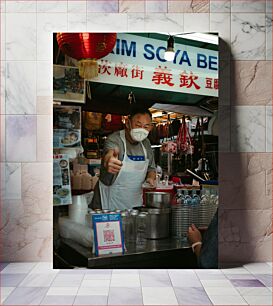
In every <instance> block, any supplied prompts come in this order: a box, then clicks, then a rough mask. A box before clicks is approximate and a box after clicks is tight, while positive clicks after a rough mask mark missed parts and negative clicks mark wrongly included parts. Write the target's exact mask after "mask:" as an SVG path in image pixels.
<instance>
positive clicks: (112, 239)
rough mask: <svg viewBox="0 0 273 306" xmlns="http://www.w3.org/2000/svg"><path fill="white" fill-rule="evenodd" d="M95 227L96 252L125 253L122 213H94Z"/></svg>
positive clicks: (97, 254)
mask: <svg viewBox="0 0 273 306" xmlns="http://www.w3.org/2000/svg"><path fill="white" fill-rule="evenodd" d="M92 220H93V228H94V242H95V254H96V256H99V255H109V254H118V253H120V254H123V253H124V238H123V234H122V225H121V215H120V214H118V213H117V214H111V213H110V214H94V215H92Z"/></svg>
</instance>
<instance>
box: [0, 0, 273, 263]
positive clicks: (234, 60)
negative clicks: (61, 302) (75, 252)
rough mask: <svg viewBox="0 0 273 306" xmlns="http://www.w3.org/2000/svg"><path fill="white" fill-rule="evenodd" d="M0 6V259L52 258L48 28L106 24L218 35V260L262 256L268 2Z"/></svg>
mask: <svg viewBox="0 0 273 306" xmlns="http://www.w3.org/2000/svg"><path fill="white" fill-rule="evenodd" d="M0 10H1V117H0V118H1V163H0V165H1V173H3V174H4V175H2V176H1V196H2V199H1V203H2V204H1V206H2V214H1V218H2V222H1V223H2V229H1V235H2V237H1V238H2V239H1V240H0V244H1V247H2V250H4V252H2V254H1V258H0V259H1V261H10V260H11V261H50V260H51V258H52V205H51V198H52V194H51V190H52V188H51V186H52V161H51V153H52V133H51V132H50V131H49V130H50V126H51V120H52V87H51V75H52V67H51V63H52V50H51V49H52V32H54V31H113V30H115V31H165V32H183V31H185V32H191V31H207V32H209V31H212V32H219V33H220V36H221V38H222V40H223V41H222V43H221V46H220V48H221V55H220V72H219V73H220V80H221V81H220V82H221V83H220V99H219V104H220V105H219V121H220V122H221V128H220V139H219V149H220V153H219V160H220V162H219V166H220V174H221V177H220V184H221V185H220V186H221V187H220V196H221V204H222V205H221V208H220V226H219V233H220V241H219V246H220V261H221V262H232V261H236V262H244V261H247V260H250V261H268V260H269V261H271V260H272V248H271V245H272V221H271V220H272V206H271V205H272V1H270V0H259V1H258V0H240V1H237V0H189V1H188V0H185V1H177V0H161V1H152V0H149V1H148V0H147V1H125V0H124V1H123V0H109V1H102V0H101V1H94V0H89V1H85V0H82V1H39V0H37V1H1V3H0ZM249 256H250V257H249Z"/></svg>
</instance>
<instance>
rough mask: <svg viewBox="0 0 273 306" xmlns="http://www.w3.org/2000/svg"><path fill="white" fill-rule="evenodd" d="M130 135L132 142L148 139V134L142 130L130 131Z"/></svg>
mask: <svg viewBox="0 0 273 306" xmlns="http://www.w3.org/2000/svg"><path fill="white" fill-rule="evenodd" d="M130 135H131V137H132V139H133V140H134V141H137V142H140V141H143V140H144V139H145V138H147V137H148V135H149V132H148V131H147V130H145V129H143V128H137V129H131V131H130Z"/></svg>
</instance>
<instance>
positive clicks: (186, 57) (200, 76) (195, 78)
mask: <svg viewBox="0 0 273 306" xmlns="http://www.w3.org/2000/svg"><path fill="white" fill-rule="evenodd" d="M165 45H166V42H163V41H160V40H156V39H147V38H144V37H141V36H137V35H131V34H123V33H119V34H118V38H117V43H116V46H115V48H114V50H113V51H112V53H111V54H109V55H107V56H106V57H104V58H103V59H101V60H99V61H98V64H99V75H98V77H97V78H94V79H92V81H94V82H101V83H109V84H117V85H125V86H126V85H128V86H134V87H141V88H149V89H159V90H165V91H174V92H181V93H189V94H197V95H207V96H215V97H217V96H218V51H215V50H208V49H203V48H197V47H192V46H188V45H179V44H178V43H176V44H175V50H176V53H175V57H174V60H173V61H172V62H167V61H166V60H165V59H164V52H165V49H166V48H165Z"/></svg>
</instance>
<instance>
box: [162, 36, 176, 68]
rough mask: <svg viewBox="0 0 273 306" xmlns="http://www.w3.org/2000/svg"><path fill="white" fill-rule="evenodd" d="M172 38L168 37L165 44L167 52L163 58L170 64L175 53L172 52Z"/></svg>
mask: <svg viewBox="0 0 273 306" xmlns="http://www.w3.org/2000/svg"><path fill="white" fill-rule="evenodd" d="M173 46H174V38H173V36H171V35H170V36H169V38H168V42H167V50H166V51H165V54H164V58H165V60H166V61H168V62H172V61H173V60H174V56H175V52H174V47H173Z"/></svg>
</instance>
